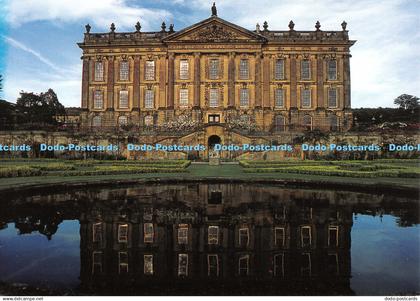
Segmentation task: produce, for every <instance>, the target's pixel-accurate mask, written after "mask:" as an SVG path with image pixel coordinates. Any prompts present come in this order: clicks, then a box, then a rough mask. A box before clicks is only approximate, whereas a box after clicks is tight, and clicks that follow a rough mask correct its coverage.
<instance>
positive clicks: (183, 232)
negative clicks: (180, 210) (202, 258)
mask: <svg viewBox="0 0 420 301" xmlns="http://www.w3.org/2000/svg"><path fill="white" fill-rule="evenodd" d="M178 244H180V245H186V244H188V225H185V224H181V225H179V228H178Z"/></svg>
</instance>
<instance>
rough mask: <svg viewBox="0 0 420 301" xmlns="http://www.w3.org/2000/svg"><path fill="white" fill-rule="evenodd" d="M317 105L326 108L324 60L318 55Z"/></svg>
mask: <svg viewBox="0 0 420 301" xmlns="http://www.w3.org/2000/svg"><path fill="white" fill-rule="evenodd" d="M316 90H317V96H316V98H317V107H318V108H324V107H325V104H324V60H323V59H322V57H321V55H318V57H317V60H316Z"/></svg>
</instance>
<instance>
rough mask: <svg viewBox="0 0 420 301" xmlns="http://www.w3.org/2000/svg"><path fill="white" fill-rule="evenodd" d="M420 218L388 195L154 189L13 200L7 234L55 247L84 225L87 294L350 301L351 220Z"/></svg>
mask: <svg viewBox="0 0 420 301" xmlns="http://www.w3.org/2000/svg"><path fill="white" fill-rule="evenodd" d="M419 212H420V211H419V204H418V202H417V200H415V201H410V200H409V199H406V198H404V197H395V196H390V195H372V194H369V195H368V194H363V193H351V192H340V191H316V190H297V189H285V188H281V187H270V186H263V185H261V186H258V185H256V184H254V185H238V184H229V185H226V184H214V185H209V184H188V185H187V184H177V185H159V186H158V185H149V186H139V187H136V188H118V189H104V190H101V189H89V190H78V191H72V192H70V193H68V192H66V193H56V194H53V193H51V192H50V191H47V192H45V194H40V195H34V194H33V193H31V196H30V197H25V196H23V195H22V194H19V195H18V196H8V198H7V199H6V198H4V199H3V201H2V202H0V229H2V228H5V227H7V225H8V224H10V223H12V222H14V223H15V227H16V228H17V229H18V230H19V233H20V234H24V233H34V232H37V231H38V232H40V233H44V234H45V235H47V237H50V238H52V239H53V240H54V233H55V232H56V231H57V227H58V229H59V228H60V226H61V225H60V223H61V222H62V221H63V220H77V219H78V220H79V221H80V239H81V244H80V248H81V267H80V268H81V270H80V272H81V274H80V279H81V293H82V294H83V293H86V294H95V295H96V294H98V295H99V294H119V295H121V294H128V295H146V294H155V295H180V294H190V295H203V294H206V295H223V294H225V295H232V294H235V295H239V294H242V295H247V294H248V295H253V294H260V295H261V294H265V295H293V294H296V295H302V294H308V295H310V294H312V295H313V294H317V295H328V294H330V295H349V294H353V292H352V290H351V288H350V281H349V279H350V276H351V274H350V272H351V271H350V266H351V265H350V244H351V241H350V232H351V227H352V214H358V213H360V214H363V215H366V214H368V215H373V216H381V215H382V214H383V215H389V214H391V215H392V216H395V217H397V219H396V222H397V223H398V225H399V226H402V227H405V226H410V225H413V224H419V222H420V220H419ZM9 226H10V225H9ZM58 232H59V231H58ZM366 239H369V238H368V237H367V238H366ZM75 269H78V267H75Z"/></svg>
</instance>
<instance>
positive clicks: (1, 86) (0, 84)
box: [0, 74, 3, 92]
mask: <svg viewBox="0 0 420 301" xmlns="http://www.w3.org/2000/svg"><path fill="white" fill-rule="evenodd" d="M1 91H3V75H1V74H0V92H1Z"/></svg>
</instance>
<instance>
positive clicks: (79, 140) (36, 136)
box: [0, 128, 420, 160]
mask: <svg viewBox="0 0 420 301" xmlns="http://www.w3.org/2000/svg"><path fill="white" fill-rule="evenodd" d="M214 133H216V134H218V135H220V136H221V143H222V144H225V145H226V144H243V143H247V144H254V145H256V144H266V145H282V144H290V145H294V148H293V151H291V152H287V151H268V152H252V153H251V152H249V153H243V152H221V155H220V157H221V158H222V159H238V158H245V159H257V160H282V159H284V158H296V159H304V158H313V157H314V156H315V157H316V156H319V155H323V156H341V157H342V158H346V156H347V157H348V159H364V158H369V156H370V155H372V156H376V157H378V156H382V157H383V156H385V157H390V158H393V157H415V156H418V155H419V152H418V151H417V152H415V151H414V152H407V151H404V152H393V153H392V154H391V153H388V154H387V153H386V151H383V150H382V151H379V152H347V153H340V154H337V153H334V152H324V153H322V154H321V153H319V152H302V151H301V149H300V146H301V143H296V141H297V140H299V137H301V136H302V134H298V133H295V134H293V133H285V134H283V135H272V136H255V137H254V136H245V135H242V134H239V133H236V132H228V131H224V132H223V131H222V130H220V129H219V130H218V131H215V129H211V128H207V129H206V130H203V131H199V132H194V133H191V134H189V135H185V136H183V137H178V136H169V135H130V136H129V135H127V134H126V135H124V134H110V133H99V132H98V133H90V134H87V133H67V132H46V131H0V144H1V145H24V144H25V145H28V146H31V150H30V151H23V152H20V151H17V152H4V151H0V157H22V156H23V157H32V158H35V157H62V158H86V157H93V154H92V153H90V154H89V153H87V152H76V151H54V152H40V151H39V145H40V144H48V145H59V144H60V145H68V144H75V145H109V144H113V145H117V146H118V150H115V151H107V152H104V153H96V154H95V157H96V158H99V159H100V158H106V157H107V156H108V157H109V156H113V157H125V158H128V159H186V158H190V159H196V158H200V159H207V158H208V152H207V150H205V151H199V152H190V153H188V152H166V151H138V152H137V151H136V152H128V151H127V149H126V147H127V145H128V144H129V143H132V144H152V145H154V144H156V143H160V144H163V145H173V144H177V145H196V144H202V145H204V146H205V147H207V139H208V137H209V136H210V135H213V134H214ZM294 142H295V143H294ZM304 143H308V144H318V143H322V144H324V145H328V144H333V143H334V144H337V145H338V144H340V145H342V144H352V145H370V144H376V145H380V146H384V145H387V144H389V143H394V144H399V145H404V144H409V145H417V144H419V143H420V133H412V134H410V133H408V134H403V133H401V134H386V133H383V134H378V133H337V134H335V133H331V134H330V135H328V138H327V139H315V138H314V139H312V140H311V141H307V142H304ZM192 154H193V155H194V156H192ZM352 156H353V157H352ZM355 156H357V157H355Z"/></svg>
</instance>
